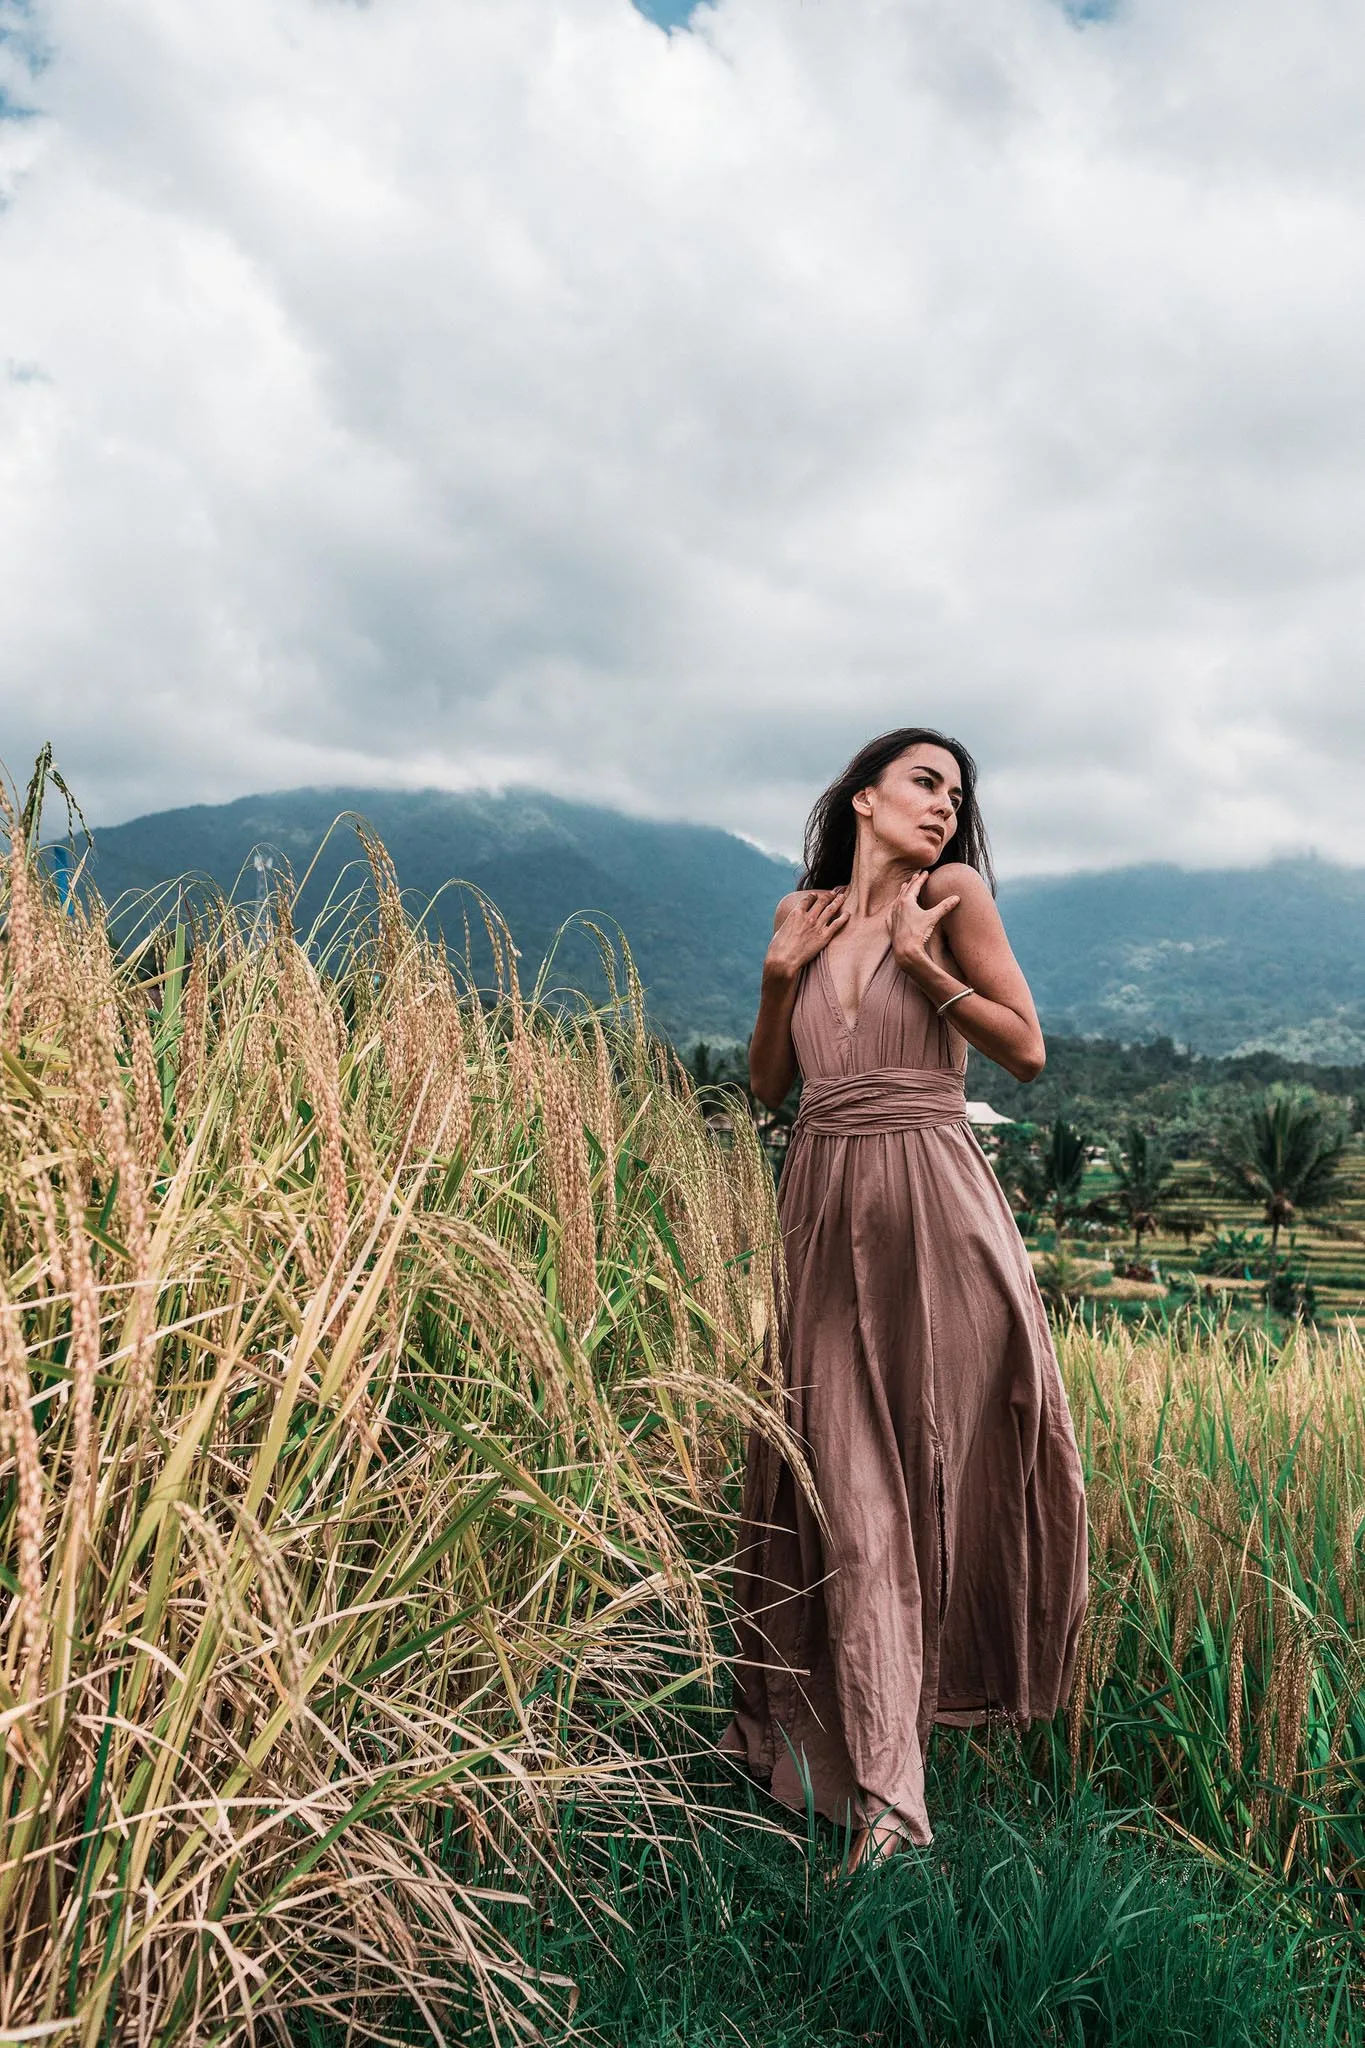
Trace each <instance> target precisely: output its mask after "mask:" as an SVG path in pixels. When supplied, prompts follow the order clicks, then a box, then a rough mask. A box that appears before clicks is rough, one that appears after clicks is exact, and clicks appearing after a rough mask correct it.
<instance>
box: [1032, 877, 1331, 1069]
mask: <svg viewBox="0 0 1365 2048" xmlns="http://www.w3.org/2000/svg"><path fill="white" fill-rule="evenodd" d="M1000 905H1001V909H1002V911H1003V913H1004V916H1005V920H1006V923H1007V925H1008V927H1009V932H1010V938H1011V941H1012V943H1013V945H1014V948H1015V951H1016V952H1017V953H1018V955H1019V959H1020V961H1021V963H1022V964H1023V966H1024V968H1025V970H1026V972H1027V973H1028V976H1029V979H1030V982H1031V984H1032V987H1033V992H1034V996H1035V998H1036V1000H1037V1003H1038V1009H1039V1014H1040V1015H1041V1016H1042V1017H1043V1019H1044V1021H1045V1022H1046V1023H1047V1025H1048V1026H1049V1027H1050V1028H1051V1029H1052V1030H1054V1031H1067V1032H1072V1033H1075V1034H1079V1035H1091V1034H1096V1033H1098V1034H1100V1035H1101V1036H1103V1037H1105V1038H1113V1039H1119V1040H1122V1041H1135V1040H1144V1039H1151V1038H1155V1037H1156V1036H1158V1035H1159V1034H1165V1035H1169V1036H1170V1037H1171V1038H1174V1039H1176V1040H1177V1041H1179V1042H1180V1043H1182V1044H1185V1045H1190V1046H1193V1047H1195V1048H1197V1049H1198V1050H1199V1051H1200V1052H1206V1053H1227V1052H1236V1051H1243V1050H1266V1051H1272V1052H1278V1053H1280V1054H1281V1055H1283V1056H1284V1057H1286V1058H1288V1059H1299V1060H1321V1061H1330V1062H1334V1063H1338V1064H1351V1063H1353V1062H1357V1061H1360V1060H1365V869H1361V868H1345V867H1336V866H1334V865H1332V864H1331V863H1330V862H1328V861H1319V860H1284V861H1276V862H1274V863H1272V864H1271V865H1270V866H1268V867H1264V868H1225V869H1217V870H1211V871H1197V872H1191V871H1190V870H1188V869H1184V868H1177V867H1168V866H1161V867H1140V868H1119V869H1115V870H1112V871H1110V872H1107V873H1098V874H1080V875H1060V876H1056V877H1052V878H1049V879H1046V880H1043V879H1034V880H1029V881H1021V882H1015V883H1013V884H1007V885H1006V886H1004V887H1002V889H1001V891H1000Z"/></svg>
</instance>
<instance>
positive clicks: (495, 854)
mask: <svg viewBox="0 0 1365 2048" xmlns="http://www.w3.org/2000/svg"><path fill="white" fill-rule="evenodd" d="M343 811H355V812H358V813H359V814H360V815H361V816H362V817H363V818H365V819H367V820H368V821H369V823H370V824H371V825H373V827H374V829H375V831H376V832H377V833H378V834H379V837H380V838H381V839H382V840H383V841H384V844H385V845H386V846H387V848H388V850H389V852H390V854H391V855H392V856H393V860H394V864H395V866H396V867H397V869H398V878H399V881H400V883H401V884H402V886H403V889H404V891H405V893H407V894H409V895H410V896H411V897H412V898H413V899H414V901H416V902H418V903H425V902H426V901H427V900H429V899H430V898H431V897H433V896H434V895H435V894H436V892H437V891H438V890H439V889H442V888H443V887H444V885H445V884H446V883H448V882H450V881H451V880H452V878H458V879H460V880H463V881H470V882H476V883H477V884H478V885H479V887H480V888H481V889H483V890H484V891H485V892H486V893H487V894H488V895H489V896H490V897H491V898H492V900H493V902H494V903H495V904H496V905H497V907H498V909H499V910H500V911H501V912H502V915H503V916H504V918H505V919H506V920H507V923H508V925H509V926H510V928H511V931H512V935H513V938H514V939H515V941H516V944H517V946H518V948H519V949H520V952H521V955H522V958H521V960H520V961H519V963H518V972H519V975H520V977H521V979H522V981H523V984H524V985H529V982H530V980H531V979H532V978H533V976H534V973H535V970H536V968H537V966H538V965H539V963H540V961H541V959H542V958H543V956H544V954H545V952H546V951H547V949H548V947H549V945H550V943H551V940H552V939H553V937H554V934H555V931H556V929H557V928H558V927H559V925H560V924H562V923H563V921H564V920H565V919H566V918H568V917H571V916H572V915H573V914H574V912H576V911H595V912H597V913H599V914H605V916H606V917H607V918H609V919H610V918H615V919H616V920H617V921H618V922H619V924H620V925H621V927H622V929H623V931H624V933H625V936H626V938H627V940H628V942H629V944H630V949H631V952H632V954H633V955H634V958H635V962H636V965H637V967H638V968H639V970H640V974H641V977H642V979H643V981H644V983H645V986H646V989H647V991H648V997H649V1006H650V1014H651V1019H652V1022H653V1023H654V1025H655V1026H656V1028H658V1029H659V1030H662V1031H665V1032H667V1033H668V1034H669V1035H670V1036H671V1037H673V1038H675V1039H676V1040H678V1041H679V1042H680V1043H685V1044H690V1043H692V1042H693V1041H694V1040H695V1039H697V1038H711V1039H713V1040H718V1041H720V1040H736V1039H742V1038H745V1037H747V1035H748V1032H749V1030H750V1027H751V1026H752V1023H753V1013H754V1009H755V1007H756V1004H757V999H758V980H759V972H760V969H761V966H762V961H763V953H764V949H765V947H766V946H767V943H768V939H769V936H770V935H771V932H772V917H773V906H774V904H775V903H776V902H777V900H778V898H779V897H780V896H782V895H783V894H784V893H785V891H786V890H788V889H789V888H790V887H791V886H792V881H793V879H794V873H795V871H794V869H793V868H792V867H791V865H790V863H788V862H786V861H781V860H775V859H773V858H772V856H771V855H769V854H766V853H764V852H762V851H761V850H760V849H759V848H758V847H755V846H753V845H751V844H750V843H749V842H748V841H747V840H743V839H739V838H736V837H735V836H734V834H732V833H729V832H721V831H717V830H716V829H715V828H714V827H712V826H707V825H690V824H674V823H667V822H659V821H656V820H653V819H640V818H631V817H627V816H626V815H624V814H623V813H622V812H620V811H613V810H609V809H607V808H605V807H602V806H598V805H595V804H576V803H567V802H565V801H563V800H562V799H561V798H559V797H553V796H546V795H544V794H543V793H541V792H539V791H537V790H531V789H509V790H508V791H506V793H505V794H502V795H492V794H490V793H488V792H485V791H470V792H463V793H456V794H452V793H450V792H448V791H444V790H404V791H396V790H381V789H346V788H342V789H291V790H282V791H279V792H277V793H275V794H272V795H269V796H251V797H242V798H239V799H238V800H237V801H236V802H235V803H230V804H196V805H194V806H192V807H191V808H188V809H185V810H177V811H160V812H157V813H155V814H154V815H153V816H150V817H145V818H134V819H133V820H131V822H130V823H128V824H126V825H114V826H109V827H106V828H104V829H103V830H100V831H98V832H96V834H95V860H94V863H93V872H94V879H95V882H96V884H97V886H98V888H99V890H100V892H101V894H102V895H103V897H104V899H105V901H106V902H108V903H112V902H113V901H114V899H115V897H117V896H118V895H119V894H121V893H122V892H123V891H124V890H142V889H148V888H153V887H155V886H157V885H158V884H160V883H163V882H165V881H168V880H171V879H173V878H175V877H176V876H178V875H181V874H184V873H186V872H188V871H189V870H195V871H197V872H198V873H201V874H206V875H208V876H211V877H212V879H213V880H214V881H215V882H217V883H218V884H219V886H220V887H221V888H223V889H229V888H231V887H232V886H233V884H234V882H236V881H237V880H238V877H239V876H240V875H241V871H242V868H243V866H244V864H245V863H246V862H247V861H249V859H250V857H251V853H252V849H253V848H254V847H257V846H260V847H263V848H266V849H268V850H271V851H273V852H274V853H275V854H276V856H277V857H279V856H282V857H283V858H284V859H286V860H287V861H288V862H289V864H290V866H291V867H292V869H293V871H294V873H295V875H296V877H301V876H302V874H303V872H304V870H305V868H306V867H307V866H308V864H309V862H310V861H311V860H312V858H313V856H314V854H315V853H316V852H317V849H318V847H319V845H320V844H321V842H322V840H323V839H324V837H325V836H326V834H327V831H328V828H329V827H330V826H331V824H332V822H333V820H334V819H335V818H336V817H337V816H338V814H339V813H341V812H343ZM363 857H364V856H363V850H362V848H361V846H360V843H359V841H358V839H357V837H356V834H355V831H354V829H353V828H352V827H351V826H350V825H345V826H343V827H342V828H341V829H340V830H339V831H337V832H335V833H333V835H332V838H331V840H330V842H329V843H328V846H327V849H326V851H325V853H324V854H323V856H322V859H321V860H320V862H319V864H318V869H317V872H316V874H315V876H314V878H313V880H312V882H311V883H310V885H309V887H308V889H307V890H306V891H305V892H304V894H303V896H302V898H301V899H300V904H299V913H298V914H299V918H300V920H301V921H302V922H307V921H308V920H310V919H311V917H312V916H313V914H314V913H315V912H316V911H317V910H318V909H319V908H320V907H321V905H322V903H323V901H324V900H325V898H326V895H327V892H328V890H329V889H330V888H331V887H332V885H333V884H334V882H335V881H336V879H337V877H338V875H339V874H340V872H341V870H342V868H343V867H344V866H345V865H346V864H347V863H348V862H354V861H356V860H357V859H360V860H362V861H363ZM253 879H254V878H252V877H251V876H249V875H248V877H247V878H246V879H245V881H243V882H242V884H241V887H242V888H243V889H245V890H246V892H247V893H250V890H251V888H252V886H253ZM359 879H360V877H359V875H357V877H356V880H359ZM466 909H467V910H468V912H469V915H470V917H471V921H472V926H473V931H474V937H475V941H476V946H475V950H476V958H477V959H478V960H480V961H481V962H487V951H486V947H483V946H481V945H480V943H479V942H480V940H481V935H482V925H481V922H480V920H479V918H478V915H477V912H476V911H475V909H474V906H473V904H472V903H471V902H470V901H469V898H468V896H467V895H466V896H464V897H461V895H460V893H459V892H458V891H453V892H449V893H448V894H447V895H446V896H444V897H443V898H442V901H441V903H440V904H439V905H438V906H437V911H436V919H437V922H438V923H440V925H441V927H442V929H443V930H444V932H445V935H446V939H447V943H449V944H452V945H453V946H455V947H456V948H457V949H458V950H459V951H461V952H462V951H463V949H464V922H463V913H464V911H465V910H466ZM553 978H554V979H555V980H556V981H557V982H561V983H568V984H570V985H572V986H575V987H583V988H586V989H587V990H589V992H590V993H592V994H594V995H596V996H605V994H606V984H605V982H604V980H603V979H602V975H601V971H600V962H599V956H598V952H597V948H596V946H595V945H594V943H593V941H592V939H591V937H590V935H589V934H587V933H586V932H583V931H580V930H577V929H575V930H572V931H570V932H569V933H567V934H566V936H565V938H564V940H563V941H562V943H561V945H560V948H559V950H558V952H557V953H556V956H555V964H554V969H553Z"/></svg>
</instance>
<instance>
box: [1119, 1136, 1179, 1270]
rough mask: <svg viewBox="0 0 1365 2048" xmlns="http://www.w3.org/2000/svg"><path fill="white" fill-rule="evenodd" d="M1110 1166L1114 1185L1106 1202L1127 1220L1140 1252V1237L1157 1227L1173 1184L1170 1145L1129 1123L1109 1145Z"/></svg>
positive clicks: (1136, 1248) (1141, 1238)
mask: <svg viewBox="0 0 1365 2048" xmlns="http://www.w3.org/2000/svg"><path fill="white" fill-rule="evenodd" d="M1109 1169H1110V1172H1111V1173H1112V1174H1113V1176H1114V1186H1113V1189H1112V1190H1111V1192H1110V1194H1109V1197H1108V1206H1109V1207H1110V1208H1113V1209H1116V1210H1117V1211H1118V1213H1119V1215H1121V1216H1122V1217H1123V1218H1124V1220H1125V1222H1126V1223H1127V1224H1128V1227H1129V1229H1130V1230H1131V1231H1132V1233H1133V1251H1134V1254H1135V1255H1140V1254H1141V1251H1142V1240H1143V1238H1144V1237H1145V1236H1146V1235H1147V1233H1148V1232H1149V1231H1152V1230H1155V1229H1156V1227H1157V1223H1158V1220H1159V1212H1160V1210H1161V1206H1162V1203H1163V1202H1164V1201H1165V1199H1166V1197H1167V1195H1169V1194H1170V1193H1171V1191H1172V1189H1173V1187H1174V1185H1175V1175H1174V1172H1173V1170H1172V1163H1171V1154H1170V1151H1169V1148H1168V1147H1167V1146H1166V1145H1165V1144H1163V1143H1162V1141H1161V1139H1160V1138H1158V1137H1156V1136H1154V1135H1153V1134H1152V1133H1151V1132H1150V1131H1145V1130H1143V1128H1142V1126H1141V1125H1140V1124H1129V1126H1128V1130H1127V1134H1126V1136H1125V1138H1124V1140H1123V1142H1122V1144H1119V1145H1112V1146H1111V1147H1110V1149H1109Z"/></svg>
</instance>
